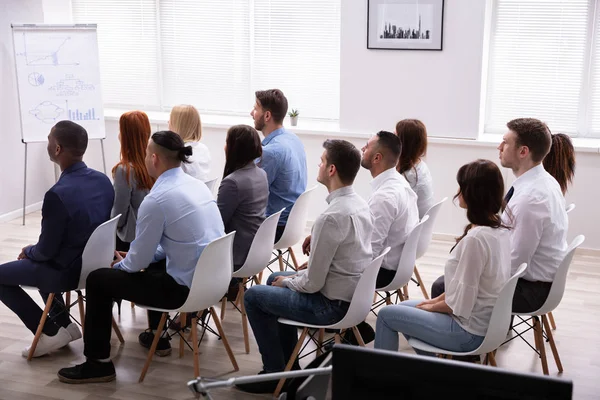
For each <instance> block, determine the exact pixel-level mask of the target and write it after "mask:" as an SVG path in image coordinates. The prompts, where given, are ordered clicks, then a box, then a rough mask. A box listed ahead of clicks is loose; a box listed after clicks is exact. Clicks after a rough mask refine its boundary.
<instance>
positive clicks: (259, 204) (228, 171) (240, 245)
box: [217, 125, 269, 270]
mask: <svg viewBox="0 0 600 400" xmlns="http://www.w3.org/2000/svg"><path fill="white" fill-rule="evenodd" d="M261 155H262V145H261V141H260V137H259V136H258V132H256V130H255V129H254V128H252V127H251V126H248V125H235V126H232V127H231V128H229V130H228V131H227V139H226V143H225V170H224V172H223V180H222V181H221V185H220V186H219V194H218V196H217V205H218V206H219V210H220V211H221V217H222V218H223V224H224V225H225V233H229V232H232V231H236V234H235V238H234V240H233V264H234V269H235V270H238V269H239V268H240V267H241V266H242V265H243V264H244V262H245V261H246V257H247V256H248V251H249V250H250V245H251V244H252V240H253V239H254V235H256V231H257V230H258V227H259V226H260V224H261V223H262V222H263V221H264V219H265V211H266V209H267V199H268V197H269V183H268V181H267V174H266V173H265V171H263V170H262V169H261V168H258V167H257V166H256V164H254V160H255V159H257V158H259V157H260V156H261Z"/></svg>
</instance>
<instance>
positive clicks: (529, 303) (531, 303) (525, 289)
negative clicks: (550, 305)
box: [431, 275, 552, 313]
mask: <svg viewBox="0 0 600 400" xmlns="http://www.w3.org/2000/svg"><path fill="white" fill-rule="evenodd" d="M551 287H552V282H531V281H526V280H525V279H523V278H520V279H519V280H518V281H517V287H516V288H515V295H514V297H513V303H512V311H513V312H515V313H520V312H521V313H529V312H533V311H536V310H539V309H540V307H541V306H543V305H544V303H545V302H546V299H547V298H548V294H550V288H551ZM444 291H445V287H444V276H443V275H442V276H440V277H439V278H438V279H436V281H435V282H434V283H433V285H431V298H432V299H434V298H436V297H438V296H439V295H441V294H442V293H444Z"/></svg>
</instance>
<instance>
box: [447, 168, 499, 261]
mask: <svg viewBox="0 0 600 400" xmlns="http://www.w3.org/2000/svg"><path fill="white" fill-rule="evenodd" d="M456 181H457V182H458V192H457V193H456V195H455V196H454V199H455V200H456V199H457V198H458V197H459V196H462V198H463V201H464V202H465V204H466V205H467V219H468V220H469V224H468V225H467V226H466V227H465V230H464V232H463V234H462V236H460V237H458V238H457V239H456V244H458V242H460V241H461V240H462V238H464V237H465V236H467V233H468V232H469V230H471V228H472V227H473V226H474V225H480V226H489V227H491V228H508V226H506V225H504V224H503V223H502V219H501V216H500V213H501V212H502V211H503V210H504V208H505V207H506V203H505V201H504V179H503V178H502V173H501V172H500V169H499V168H498V166H497V165H496V164H495V163H493V162H492V161H490V160H482V159H479V160H476V161H473V162H470V163H468V164H465V165H463V166H462V167H460V169H459V170H458V173H457V174H456ZM456 244H455V245H454V247H456ZM454 247H452V249H454ZM450 251H452V250H450Z"/></svg>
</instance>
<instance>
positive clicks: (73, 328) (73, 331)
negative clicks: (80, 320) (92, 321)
mask: <svg viewBox="0 0 600 400" xmlns="http://www.w3.org/2000/svg"><path fill="white" fill-rule="evenodd" d="M67 332H69V335H71V342H73V341H75V340H77V339H81V336H82V335H81V330H80V329H79V326H78V325H77V324H76V323H75V322H71V323H70V324H69V325H67Z"/></svg>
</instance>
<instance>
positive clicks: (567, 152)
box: [542, 133, 575, 195]
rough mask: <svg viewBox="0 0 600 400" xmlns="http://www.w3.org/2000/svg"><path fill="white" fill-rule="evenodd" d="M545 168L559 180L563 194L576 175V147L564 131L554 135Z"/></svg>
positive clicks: (544, 162)
mask: <svg viewBox="0 0 600 400" xmlns="http://www.w3.org/2000/svg"><path fill="white" fill-rule="evenodd" d="M542 163H543V164H544V168H545V169H546V171H548V173H549V174H550V175H552V176H553V177H554V179H556V180H557V181H558V184H559V185H560V190H562V192H563V195H564V194H565V193H567V188H568V186H569V185H570V184H571V183H573V177H574V176H575V149H574V148H573V143H572V142H571V138H570V137H569V136H567V135H565V134H564V133H555V134H553V135H552V146H551V147H550V152H549V153H548V154H547V155H546V157H544V161H543V162H542Z"/></svg>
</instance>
